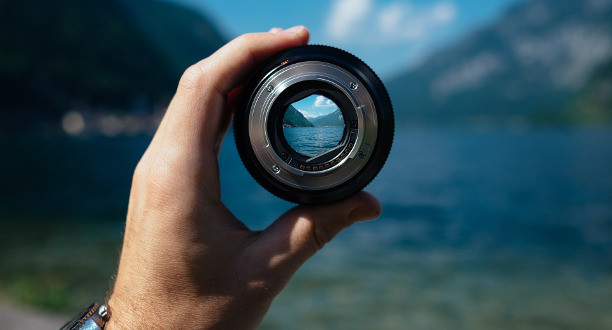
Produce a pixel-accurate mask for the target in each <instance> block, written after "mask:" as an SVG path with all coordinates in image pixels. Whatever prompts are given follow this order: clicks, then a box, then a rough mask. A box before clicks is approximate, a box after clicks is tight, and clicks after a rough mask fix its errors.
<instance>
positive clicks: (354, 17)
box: [327, 0, 372, 39]
mask: <svg viewBox="0 0 612 330" xmlns="http://www.w3.org/2000/svg"><path fill="white" fill-rule="evenodd" d="M371 7H372V0H336V1H335V2H334V4H333V6H332V10H331V13H330V15H329V17H328V19H327V32H328V33H329V34H330V36H331V37H332V38H335V39H344V38H346V37H348V36H350V34H351V32H352V31H351V30H352V29H353V28H354V26H355V25H357V24H359V23H360V22H361V21H362V20H363V19H364V18H366V17H367V15H368V13H369V12H370V10H371Z"/></svg>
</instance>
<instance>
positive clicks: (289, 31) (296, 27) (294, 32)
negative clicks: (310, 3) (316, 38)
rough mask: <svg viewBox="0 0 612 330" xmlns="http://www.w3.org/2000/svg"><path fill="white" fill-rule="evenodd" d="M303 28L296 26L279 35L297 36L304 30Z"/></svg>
mask: <svg viewBox="0 0 612 330" xmlns="http://www.w3.org/2000/svg"><path fill="white" fill-rule="evenodd" d="M304 29H305V28H304V26H303V25H297V26H294V27H290V28H288V29H287V30H283V31H281V32H280V33H281V34H298V33H300V32H302V30H304Z"/></svg>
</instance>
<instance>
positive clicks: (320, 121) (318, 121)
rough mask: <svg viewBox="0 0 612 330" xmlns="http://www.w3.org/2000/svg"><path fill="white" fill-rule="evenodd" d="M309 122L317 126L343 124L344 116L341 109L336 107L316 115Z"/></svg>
mask: <svg viewBox="0 0 612 330" xmlns="http://www.w3.org/2000/svg"><path fill="white" fill-rule="evenodd" d="M311 122H312V123H313V124H314V125H315V126H317V127H321V126H344V117H343V116H342V111H340V109H336V110H335V111H334V112H332V113H330V114H328V115H325V116H321V117H317V118H314V119H312V120H311Z"/></svg>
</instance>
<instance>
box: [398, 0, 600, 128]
mask: <svg viewBox="0 0 612 330" xmlns="http://www.w3.org/2000/svg"><path fill="white" fill-rule="evenodd" d="M611 59H612V0H586V1H576V0H533V1H527V2H522V3H520V4H518V5H516V6H515V7H513V8H512V9H511V10H509V11H508V12H507V13H506V14H505V15H504V16H503V17H502V18H501V19H500V20H499V21H498V22H496V23H495V24H493V25H490V26H487V27H484V28H482V29H480V30H478V31H475V32H474V33H472V34H470V35H468V36H467V37H466V38H465V39H463V40H462V41H460V42H459V43H458V44H456V45H454V46H452V47H450V48H448V49H445V50H442V51H440V52H438V53H436V54H434V55H433V56H432V57H430V58H429V59H428V60H426V61H424V62H423V63H422V64H421V65H420V66H418V67H416V68H414V69H413V70H410V71H408V72H406V73H404V74H400V75H399V76H397V77H396V78H395V79H391V80H390V81H388V82H387V86H388V87H389V93H390V95H391V99H392V100H393V103H394V105H395V109H396V115H397V118H398V122H400V123H402V122H403V123H410V122H413V123H414V122H469V121H477V120H478V121H482V120H486V121H494V122H495V121H499V122H505V121H508V120H513V119H516V118H524V119H526V120H533V119H534V118H548V119H549V120H552V121H555V120H559V118H562V117H566V113H565V111H566V109H568V105H569V104H572V103H574V102H575V100H576V99H577V98H579V97H580V95H581V93H583V92H584V91H585V87H586V85H587V84H589V82H590V81H593V79H595V78H594V75H597V72H596V71H597V70H598V68H600V67H601V65H603V64H604V63H606V62H608V61H610V60H611Z"/></svg>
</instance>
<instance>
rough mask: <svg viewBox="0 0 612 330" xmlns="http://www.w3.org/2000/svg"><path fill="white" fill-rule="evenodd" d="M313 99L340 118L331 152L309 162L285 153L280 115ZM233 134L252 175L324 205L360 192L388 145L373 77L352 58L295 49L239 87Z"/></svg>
mask: <svg viewBox="0 0 612 330" xmlns="http://www.w3.org/2000/svg"><path fill="white" fill-rule="evenodd" d="M312 95H319V96H322V97H325V98H327V99H328V100H331V101H332V102H333V104H335V105H337V106H338V110H339V111H340V113H341V116H340V117H341V118H342V121H343V122H342V124H343V129H341V131H342V133H341V137H340V142H339V143H338V145H337V146H335V147H333V148H331V149H329V150H327V151H325V152H322V153H320V154H317V155H315V156H307V155H304V154H302V153H300V152H298V151H296V150H294V148H292V146H291V144H290V143H289V142H288V141H287V138H286V137H285V135H284V134H283V131H284V129H285V126H284V125H285V124H283V118H284V117H283V116H284V114H285V112H286V111H288V110H287V109H288V107H290V106H291V105H292V104H293V103H294V102H297V101H299V100H302V99H304V98H306V97H308V96H312ZM234 134H235V137H236V144H237V148H238V151H239V153H240V156H241V159H242V161H243V163H244V164H245V166H246V168H247V169H248V170H249V172H250V173H251V175H252V176H253V177H254V178H255V179H256V180H257V182H259V183H260V184H261V185H262V186H263V187H264V188H266V189H267V190H269V191H270V192H272V193H273V194H275V195H277V196H278V197H281V198H283V199H286V200H288V201H292V202H296V203H307V204H315V203H328V202H333V201H337V200H340V199H343V198H346V197H348V196H349V195H352V194H354V193H356V192H357V191H359V190H361V189H363V187H365V186H366V185H367V184H368V183H369V182H370V181H371V180H372V179H373V178H374V177H375V176H376V174H377V173H378V172H379V171H380V169H381V168H382V165H383V164H384V162H385V160H386V158H387V155H388V153H389V151H390V148H391V143H392V140H393V112H392V108H391V102H390V100H389V97H388V94H387V92H386V90H385V88H384V86H383V84H382V82H381V81H380V79H378V77H377V76H376V74H374V72H373V71H372V70H371V69H370V68H369V67H367V65H365V64H364V63H363V62H362V61H361V60H359V59H357V58H356V57H355V56H353V55H351V54H349V53H347V52H344V51H341V50H339V49H336V48H332V47H327V46H301V47H296V48H292V49H289V50H286V51H283V52H281V53H279V54H277V55H275V56H273V57H272V58H271V59H270V60H269V61H268V62H267V63H266V64H265V65H264V66H262V67H261V68H260V69H259V70H258V71H257V72H256V74H255V75H254V76H253V77H252V78H251V79H250V80H249V82H248V83H247V84H246V85H245V86H244V87H243V90H242V92H241V96H240V99H239V101H238V106H237V108H236V111H235V123H234Z"/></svg>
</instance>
